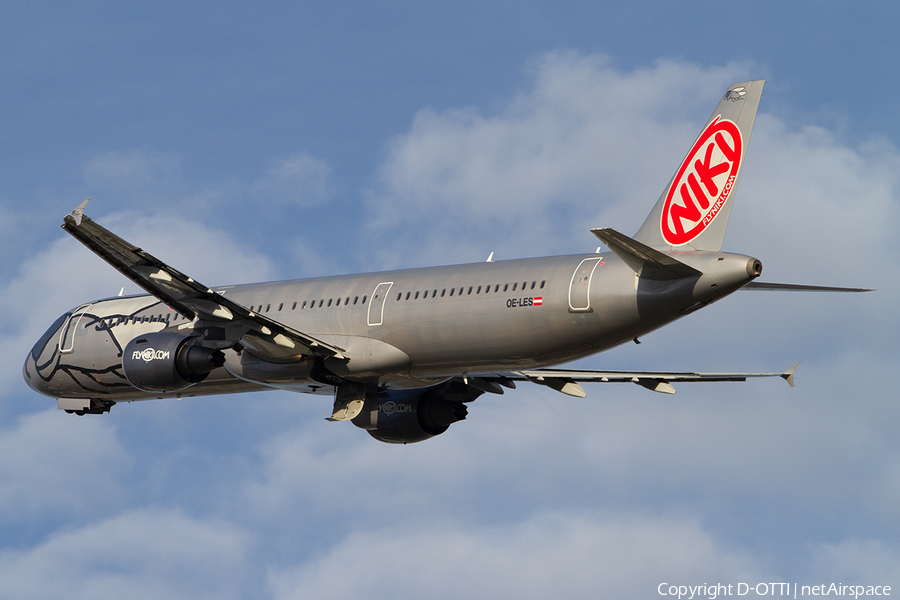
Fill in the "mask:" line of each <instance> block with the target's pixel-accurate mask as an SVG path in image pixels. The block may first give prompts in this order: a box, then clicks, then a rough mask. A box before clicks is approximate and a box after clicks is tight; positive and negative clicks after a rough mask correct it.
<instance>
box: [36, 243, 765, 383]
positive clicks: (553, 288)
mask: <svg viewBox="0 0 900 600" xmlns="http://www.w3.org/2000/svg"><path fill="white" fill-rule="evenodd" d="M672 255H673V256H676V257H677V258H678V260H680V261H683V262H684V263H686V264H689V265H690V266H692V267H695V268H696V269H697V270H698V271H701V272H702V275H698V276H696V277H687V278H680V279H677V280H673V281H671V282H661V281H658V280H648V279H643V278H641V277H640V276H639V274H638V273H635V271H634V270H633V269H632V268H631V267H629V266H628V265H626V264H625V263H624V262H622V260H620V259H619V257H618V256H616V255H614V254H612V253H609V254H603V255H600V254H591V255H571V256H557V257H547V258H532V259H520V260H510V261H498V262H486V263H476V264H467V265H455V266H445V267H431V268H421V269H408V270H401V271H389V272H378V273H369V274H361V275H341V276H334V277H320V278H313V279H301V280H292V281H279V282H271V283H256V284H245V285H235V286H223V287H219V288H216V289H215V291H216V292H218V293H220V294H222V295H224V296H225V297H227V298H228V299H230V300H232V301H234V302H236V303H239V304H241V305H243V306H245V307H249V308H250V310H252V311H256V312H257V313H259V314H261V315H265V316H266V317H269V318H271V319H274V320H276V321H278V322H280V323H283V324H285V325H288V326H290V327H292V328H294V329H296V330H298V331H302V332H304V333H307V334H309V335H312V336H314V337H315V338H317V339H319V340H322V341H324V342H326V343H329V344H332V345H334V346H337V347H339V348H342V349H344V350H345V354H346V356H347V358H348V359H349V360H337V359H334V358H331V359H326V361H325V366H326V367H327V369H328V371H329V372H332V373H334V374H336V375H337V376H339V377H342V378H344V379H346V380H353V381H363V382H367V383H376V384H377V385H379V386H380V387H382V388H394V389H400V388H419V387H424V386H427V385H431V384H433V383H436V382H439V381H442V380H445V379H447V378H449V377H453V376H456V375H460V374H462V375H466V374H472V375H474V374H478V373H489V372H506V371H515V370H521V369H533V368H539V367H545V366H549V365H554V364H559V363H562V362H566V361H569V360H573V359H576V358H580V357H583V356H586V355H590V354H593V353H596V352H600V351H602V350H606V349H608V348H611V347H613V346H616V345H618V344H621V343H623V342H625V341H628V340H631V339H633V338H635V337H636V336H639V335H642V334H644V333H646V332H648V331H651V330H653V329H656V328H658V327H660V326H661V325H664V324H666V323H668V322H671V321H673V320H675V319H677V318H679V317H681V316H683V315H684V314H686V313H688V312H691V311H692V310H694V309H696V308H700V307H702V306H704V305H706V304H708V303H710V302H712V301H714V300H717V299H718V298H721V297H723V296H725V295H727V294H729V293H731V292H733V291H735V290H737V289H739V288H740V287H742V286H743V285H745V284H746V283H748V282H749V281H750V280H751V279H753V278H754V277H755V276H756V275H758V272H756V273H752V272H751V268H750V267H749V265H750V264H752V263H753V262H754V259H751V258H750V257H748V256H743V255H735V254H726V253H715V252H685V253H672ZM195 325H196V324H192V323H191V322H189V321H187V320H186V319H185V318H184V317H183V316H181V315H179V314H178V313H177V312H175V311H173V310H171V309H170V308H169V307H168V306H166V305H164V304H162V303H161V302H160V301H159V300H157V299H156V298H154V297H152V296H145V295H141V296H128V297H117V298H109V299H104V300H98V301H96V302H92V303H88V304H85V305H82V306H80V307H78V308H76V309H75V310H73V311H71V312H70V313H66V314H65V315H63V316H61V317H60V318H59V319H58V320H57V322H56V323H54V325H53V326H51V328H50V329H49V330H48V331H47V333H46V334H45V335H44V336H43V337H42V338H41V339H40V340H39V341H38V343H37V344H35V346H34V348H33V350H32V352H31V353H30V354H29V356H28V358H27V360H26V363H25V369H24V373H25V378H26V381H27V382H28V383H29V385H30V386H31V387H32V388H34V389H35V390H37V391H39V392H41V393H43V394H46V395H49V396H53V397H56V398H66V397H72V398H85V397H90V398H102V399H108V400H113V401H128V400H141V399H149V398H157V397H163V396H167V395H171V396H174V395H175V394H162V395H161V394H156V393H149V392H145V391H141V390H138V389H136V388H134V387H133V386H131V385H130V384H129V383H128V381H127V379H126V378H125V376H124V374H123V372H122V352H123V348H124V347H125V346H126V344H127V343H128V342H129V341H130V340H132V339H134V338H136V337H137V336H140V335H145V334H147V333H150V332H158V331H163V330H172V331H175V330H178V331H184V332H188V333H190V332H192V331H194V326H195ZM226 355H227V362H226V364H225V367H224V368H218V369H216V370H215V371H213V372H212V373H211V375H210V376H209V377H208V378H207V379H206V380H205V381H203V382H202V383H199V384H197V385H195V386H193V387H191V388H189V389H188V390H186V391H185V392H184V395H185V396H191V395H203V394H221V393H230V392H242V391H251V390H256V389H267V388H272V387H276V388H282V389H290V390H294V391H301V392H328V393H330V392H331V389H330V388H329V387H328V386H327V384H325V385H323V383H322V381H321V380H318V379H317V378H315V377H314V376H313V375H314V374H313V369H314V365H313V362H312V361H303V360H301V361H296V360H295V361H285V362H284V363H283V364H276V363H272V362H265V361H258V360H257V359H256V358H255V357H254V356H253V354H252V353H251V352H248V351H246V350H245V351H244V352H236V351H235V350H234V349H229V350H227V351H226ZM178 395H181V394H178Z"/></svg>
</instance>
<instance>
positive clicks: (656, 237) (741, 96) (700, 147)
mask: <svg viewBox="0 0 900 600" xmlns="http://www.w3.org/2000/svg"><path fill="white" fill-rule="evenodd" d="M764 83H765V81H764V80H759V81H744V82H742V83H735V84H732V85H730V86H729V87H728V91H726V92H725V95H724V96H722V100H721V101H720V102H719V105H718V106H716V110H714V111H713V114H712V116H711V117H710V119H709V121H708V122H707V123H706V126H705V127H704V128H703V131H701V132H700V136H699V137H698V138H697V140H696V141H695V142H694V145H693V146H692V147H691V149H690V151H689V152H688V153H687V156H685V158H684V160H683V161H681V165H680V166H679V168H678V171H676V172H675V175H674V177H672V180H671V181H669V185H668V186H666V189H665V190H664V191H663V194H662V196H660V198H659V201H658V202H657V203H656V206H654V207H653V210H652V211H651V212H650V216H648V217H647V220H646V221H644V224H643V225H642V226H641V228H640V230H638V232H637V234H635V236H634V239H636V240H638V241H639V242H642V243H643V244H646V245H647V246H650V247H652V248H657V249H662V250H675V249H678V250H710V251H718V250H720V249H721V248H722V240H723V238H724V237H725V228H726V227H727V226H728V217H729V215H730V214H731V205H732V203H733V201H734V200H733V199H734V190H735V188H736V187H737V183H738V178H739V177H740V174H741V165H742V164H743V162H744V157H745V156H746V153H747V143H748V142H749V141H750V133H751V132H752V131H753V121H754V120H755V119H756V109H757V108H758V107H759V98H760V96H761V95H762V89H763V84H764Z"/></svg>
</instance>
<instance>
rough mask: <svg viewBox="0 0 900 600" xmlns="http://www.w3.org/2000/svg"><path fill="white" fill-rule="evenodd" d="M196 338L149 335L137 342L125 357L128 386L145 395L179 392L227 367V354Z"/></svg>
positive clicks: (178, 334)
mask: <svg viewBox="0 0 900 600" xmlns="http://www.w3.org/2000/svg"><path fill="white" fill-rule="evenodd" d="M197 337H198V336H196V335H185V334H182V333H174V332H158V333H149V334H147V335H142V336H139V337H136V338H134V339H133V340H131V341H130V342H128V344H127V345H126V346H125V350H124V352H123V354H122V370H123V371H125V377H126V378H127V379H128V382H129V383H130V384H131V385H133V386H134V387H136V388H137V389H139V390H144V391H146V392H163V393H169V392H179V391H181V390H183V389H187V388H189V387H191V386H192V385H194V384H196V383H200V382H201V381H203V380H204V379H206V377H207V376H208V375H209V373H210V371H212V370H213V369H215V368H217V367H221V366H222V365H223V364H225V354H224V353H223V352H222V351H221V350H217V349H215V348H206V347H204V346H201V345H200V344H199V343H198V342H197Z"/></svg>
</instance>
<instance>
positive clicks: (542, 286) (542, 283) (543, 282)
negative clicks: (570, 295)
mask: <svg viewBox="0 0 900 600" xmlns="http://www.w3.org/2000/svg"><path fill="white" fill-rule="evenodd" d="M546 282H547V280H546V279H545V280H544V281H542V282H541V289H544V284H545V283H546Z"/></svg>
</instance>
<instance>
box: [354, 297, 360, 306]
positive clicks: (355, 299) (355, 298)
mask: <svg viewBox="0 0 900 600" xmlns="http://www.w3.org/2000/svg"><path fill="white" fill-rule="evenodd" d="M358 300H359V296H353V304H356V303H357V301H358Z"/></svg>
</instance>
